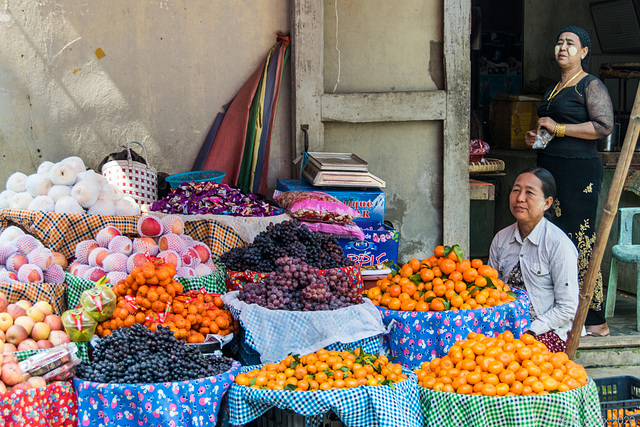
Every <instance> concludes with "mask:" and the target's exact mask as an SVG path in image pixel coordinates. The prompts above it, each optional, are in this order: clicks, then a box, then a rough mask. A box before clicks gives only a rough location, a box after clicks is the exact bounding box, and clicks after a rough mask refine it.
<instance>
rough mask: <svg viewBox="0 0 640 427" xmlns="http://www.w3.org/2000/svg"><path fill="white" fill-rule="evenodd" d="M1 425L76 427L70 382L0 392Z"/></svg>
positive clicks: (76, 411) (74, 405) (76, 421)
mask: <svg viewBox="0 0 640 427" xmlns="http://www.w3.org/2000/svg"><path fill="white" fill-rule="evenodd" d="M0 421H1V422H0V425H2V426H6V427H67V426H69V427H75V426H77V425H78V401H77V398H76V392H75V390H74V389H73V386H72V384H71V382H70V381H57V382H53V383H51V384H49V385H47V386H46V387H40V388H33V389H29V390H18V391H8V392H6V393H0Z"/></svg>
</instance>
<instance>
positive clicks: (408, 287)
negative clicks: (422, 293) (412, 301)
mask: <svg viewBox="0 0 640 427" xmlns="http://www.w3.org/2000/svg"><path fill="white" fill-rule="evenodd" d="M401 287H402V292H403V293H405V294H407V295H409V296H411V295H413V294H414V293H415V292H416V290H417V289H418V287H417V286H416V284H415V283H413V282H412V281H410V280H409V281H408V283H404V284H402V286H401Z"/></svg>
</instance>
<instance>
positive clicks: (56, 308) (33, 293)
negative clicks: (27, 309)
mask: <svg viewBox="0 0 640 427" xmlns="http://www.w3.org/2000/svg"><path fill="white" fill-rule="evenodd" d="M66 290H67V284H66V283H20V282H14V283H0V292H4V294H5V295H7V301H8V302H9V304H12V303H16V302H18V301H20V300H21V299H26V300H27V301H29V302H30V303H31V304H35V303H36V302H38V301H47V302H48V303H49V304H51V308H52V309H53V312H54V314H57V315H58V316H60V315H61V314H62V313H63V312H64V311H65V310H66V309H67V302H66V294H65V292H66Z"/></svg>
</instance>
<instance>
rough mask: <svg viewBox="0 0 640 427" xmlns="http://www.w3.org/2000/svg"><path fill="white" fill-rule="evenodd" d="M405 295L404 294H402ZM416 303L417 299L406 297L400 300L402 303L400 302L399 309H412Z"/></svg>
mask: <svg viewBox="0 0 640 427" xmlns="http://www.w3.org/2000/svg"><path fill="white" fill-rule="evenodd" d="M404 295H406V294H404ZM416 304H417V301H416V300H414V299H406V300H404V301H402V304H400V310H403V311H414V310H415V309H416Z"/></svg>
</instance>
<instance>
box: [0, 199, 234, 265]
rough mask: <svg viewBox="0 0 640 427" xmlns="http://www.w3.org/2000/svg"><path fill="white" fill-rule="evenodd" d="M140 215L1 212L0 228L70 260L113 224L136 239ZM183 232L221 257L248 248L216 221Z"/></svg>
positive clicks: (188, 224) (194, 224) (189, 224)
mask: <svg viewBox="0 0 640 427" xmlns="http://www.w3.org/2000/svg"><path fill="white" fill-rule="evenodd" d="M138 218H140V217H139V216H100V215H80V214H63V213H56V212H40V211H23V210H14V209H2V210H0V229H2V230H3V229H5V228H6V227H8V226H10V225H17V226H20V227H21V228H23V229H24V230H25V231H26V232H28V233H30V234H32V235H33V236H35V237H37V238H38V239H39V240H40V241H41V242H42V243H43V244H44V245H45V246H46V247H48V248H49V249H51V250H54V251H57V252H61V253H62V254H63V255H64V256H66V257H67V258H71V257H72V256H73V255H74V253H75V249H76V245H77V244H78V243H80V242H81V241H83V240H89V239H93V238H95V236H96V234H98V231H100V230H101V229H103V228H104V227H106V226H107V225H112V226H114V227H116V228H117V229H118V230H120V232H121V233H123V234H127V235H130V236H131V237H135V236H137V234H138V233H137V231H136V224H137V222H138ZM184 232H185V234H188V235H189V236H191V237H192V238H193V239H195V240H198V241H201V242H204V243H206V244H207V245H208V246H209V247H210V248H211V252H212V253H213V254H216V255H222V254H223V253H225V252H227V251H229V250H230V249H232V248H235V247H237V246H245V245H246V243H245V242H244V241H243V240H242V239H241V238H240V236H239V235H238V233H236V232H235V231H234V230H233V228H231V227H229V226H227V225H223V224H221V223H219V222H218V221H215V220H208V219H207V220H205V219H203V220H197V221H189V222H186V223H185V225H184Z"/></svg>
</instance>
